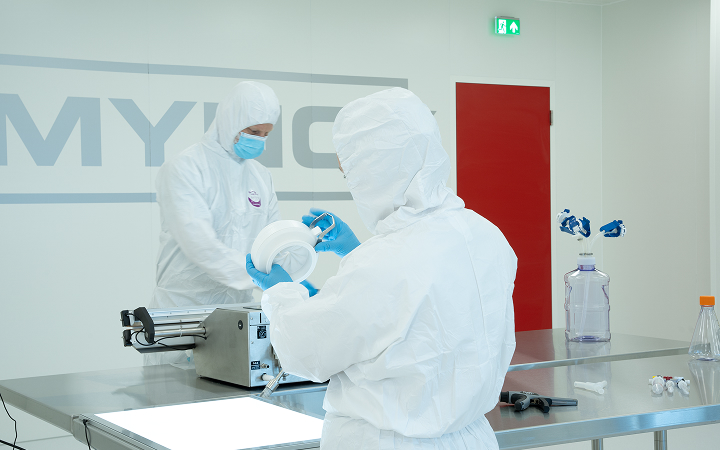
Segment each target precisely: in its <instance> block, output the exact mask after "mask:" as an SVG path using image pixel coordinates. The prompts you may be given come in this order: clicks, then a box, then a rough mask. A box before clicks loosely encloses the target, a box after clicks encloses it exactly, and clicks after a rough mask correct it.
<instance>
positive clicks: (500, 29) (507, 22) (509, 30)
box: [495, 17, 520, 35]
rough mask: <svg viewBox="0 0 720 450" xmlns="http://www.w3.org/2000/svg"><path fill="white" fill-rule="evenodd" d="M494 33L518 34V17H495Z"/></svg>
mask: <svg viewBox="0 0 720 450" xmlns="http://www.w3.org/2000/svg"><path fill="white" fill-rule="evenodd" d="M495 34H517V35H519V34H520V19H516V18H515V17H495Z"/></svg>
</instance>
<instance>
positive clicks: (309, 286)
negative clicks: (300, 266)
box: [300, 280, 318, 297]
mask: <svg viewBox="0 0 720 450" xmlns="http://www.w3.org/2000/svg"><path fill="white" fill-rule="evenodd" d="M300 284H302V285H303V286H305V287H306V288H307V290H308V292H309V293H310V297H312V296H313V295H315V294H317V293H318V290H317V288H316V287H315V286H313V285H312V284H310V282H309V281H308V280H303V281H301V282H300Z"/></svg>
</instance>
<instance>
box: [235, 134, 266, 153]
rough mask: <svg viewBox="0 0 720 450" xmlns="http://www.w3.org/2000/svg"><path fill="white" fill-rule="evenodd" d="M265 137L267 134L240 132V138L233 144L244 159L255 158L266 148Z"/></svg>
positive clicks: (236, 151)
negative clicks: (255, 134) (262, 135)
mask: <svg viewBox="0 0 720 450" xmlns="http://www.w3.org/2000/svg"><path fill="white" fill-rule="evenodd" d="M265 139H267V136H265V137H261V136H253V135H252V134H247V133H240V138H239V139H238V141H237V143H236V144H235V145H234V146H233V150H235V154H236V155H238V156H239V157H241V158H242V159H254V158H257V157H258V156H260V155H262V152H263V151H264V150H265Z"/></svg>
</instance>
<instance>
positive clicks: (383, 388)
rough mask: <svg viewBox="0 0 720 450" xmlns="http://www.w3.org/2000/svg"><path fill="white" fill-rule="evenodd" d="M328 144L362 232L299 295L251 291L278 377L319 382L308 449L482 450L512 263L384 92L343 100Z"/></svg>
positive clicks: (405, 105)
mask: <svg viewBox="0 0 720 450" xmlns="http://www.w3.org/2000/svg"><path fill="white" fill-rule="evenodd" d="M333 141H334V143H335V147H336V149H337V154H338V157H339V160H340V163H341V165H342V168H343V170H344V172H345V174H346V175H347V182H348V187H349V188H350V192H351V193H352V196H353V198H354V200H355V203H356V205H357V208H358V211H359V212H360V215H361V217H362V219H363V221H364V222H365V224H366V226H367V227H368V229H369V230H370V231H371V232H372V233H373V234H374V235H375V236H374V237H372V238H371V239H369V240H368V241H366V242H364V243H363V244H361V245H360V246H359V247H357V248H355V249H354V250H352V251H351V252H350V253H349V254H348V255H347V256H345V257H344V258H343V259H342V261H341V263H340V268H339V270H338V273H337V275H335V276H334V277H332V278H330V279H329V280H328V281H327V282H326V283H325V285H324V287H323V289H322V290H320V292H319V293H318V294H317V295H315V296H314V297H312V298H310V297H309V296H308V291H307V289H305V288H304V287H303V286H300V285H298V284H296V283H279V284H277V285H275V286H274V287H272V288H270V289H268V290H267V291H265V293H264V295H263V298H262V308H263V311H264V312H265V313H266V314H267V315H268V317H269V319H270V338H271V341H272V344H273V347H274V349H275V352H276V353H277V355H278V357H279V359H280V362H281V363H282V366H283V369H285V370H286V371H287V372H289V373H292V374H296V375H299V376H301V377H306V378H309V379H311V380H314V381H325V380H328V379H329V380H330V384H329V386H328V389H327V394H326V396H325V402H324V408H325V410H326V412H327V413H326V416H325V424H324V428H323V436H322V443H321V448H322V449H325V450H328V449H420V448H422V449H435V448H442V449H465V448H468V449H496V448H497V445H498V444H497V440H496V439H495V434H494V433H493V430H492V429H491V427H490V425H489V424H488V421H487V419H486V418H485V417H484V414H485V413H487V412H488V411H490V410H491V409H492V408H493V407H494V406H495V404H496V403H497V402H498V396H499V394H500V389H501V387H502V384H503V380H504V378H505V373H506V372H507V369H508V366H509V364H510V359H511V357H512V354H513V352H514V350H515V334H514V316H513V302H512V292H513V287H514V280H515V271H516V267H517V258H516V257H515V253H514V252H513V250H512V248H511V247H510V245H509V244H508V242H507V240H506V239H505V237H504V236H503V234H502V233H501V232H500V230H499V229H498V228H497V227H496V226H494V225H493V224H492V223H490V222H489V221H487V220H486V219H484V218H483V217H481V216H480V215H478V214H476V213H475V212H473V211H470V210H467V209H465V208H464V206H465V204H464V202H463V201H462V200H461V199H460V198H458V197H457V196H456V195H455V194H454V193H453V191H452V190H451V189H449V188H448V187H446V185H445V183H446V180H447V178H448V175H449V173H450V161H449V158H448V155H447V153H446V152H445V150H444V149H443V147H442V144H441V141H440V133H439V130H438V126H437V123H436V121H435V119H434V117H433V116H432V114H431V113H430V110H429V109H428V108H427V106H425V105H424V104H423V103H422V102H421V101H420V99H418V98H417V97H416V96H415V95H414V94H412V93H411V92H410V91H407V90H405V89H400V88H394V89H390V90H387V91H382V92H378V93H376V94H373V95H370V96H368V97H365V98H361V99H359V100H355V101H353V102H351V103H350V104H348V105H347V106H345V108H343V109H342V110H341V111H340V113H339V114H338V116H337V118H336V120H335V124H334V127H333Z"/></svg>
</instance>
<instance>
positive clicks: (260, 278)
mask: <svg viewBox="0 0 720 450" xmlns="http://www.w3.org/2000/svg"><path fill="white" fill-rule="evenodd" d="M245 269H247V273H248V275H250V277H251V278H252V280H253V283H255V284H256V285H258V286H259V287H260V289H262V290H263V291H266V290H268V289H270V288H271V287H273V286H275V285H276V284H278V283H286V282H288V283H292V278H290V275H288V273H287V272H285V269H283V268H282V267H280V265H279V264H273V266H272V270H270V273H262V272H260V271H259V270H257V269H256V268H255V264H253V262H252V258H251V257H250V253H248V255H247V256H246V257H245Z"/></svg>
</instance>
